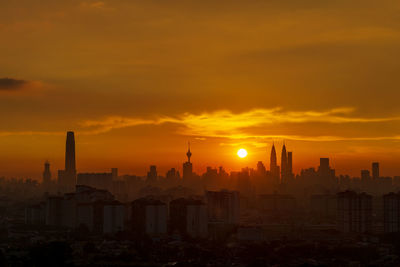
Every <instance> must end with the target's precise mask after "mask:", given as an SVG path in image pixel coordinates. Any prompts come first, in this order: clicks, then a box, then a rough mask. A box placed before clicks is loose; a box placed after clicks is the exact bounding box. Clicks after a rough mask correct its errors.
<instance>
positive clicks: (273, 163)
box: [269, 143, 277, 173]
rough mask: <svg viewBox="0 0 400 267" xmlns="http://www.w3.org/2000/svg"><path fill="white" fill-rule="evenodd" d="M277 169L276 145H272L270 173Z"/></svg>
mask: <svg viewBox="0 0 400 267" xmlns="http://www.w3.org/2000/svg"><path fill="white" fill-rule="evenodd" d="M276 167H277V163H276V151H275V144H274V143H272V149H271V158H270V164H269V170H270V172H271V173H273V172H274V171H275V170H276Z"/></svg>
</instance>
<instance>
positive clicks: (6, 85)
mask: <svg viewBox="0 0 400 267" xmlns="http://www.w3.org/2000/svg"><path fill="white" fill-rule="evenodd" d="M28 84H29V82H28V81H25V80H17V79H12V78H0V91H14V90H19V89H22V88H24V86H26V85H28Z"/></svg>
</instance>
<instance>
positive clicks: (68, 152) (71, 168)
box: [65, 132, 76, 174]
mask: <svg viewBox="0 0 400 267" xmlns="http://www.w3.org/2000/svg"><path fill="white" fill-rule="evenodd" d="M65 172H66V173H74V174H76V165H75V136H74V132H67V142H66V146H65Z"/></svg>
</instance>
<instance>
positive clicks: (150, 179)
mask: <svg viewBox="0 0 400 267" xmlns="http://www.w3.org/2000/svg"><path fill="white" fill-rule="evenodd" d="M157 176H158V174H157V167H156V165H151V166H150V170H149V171H148V172H147V180H146V182H147V183H151V184H154V183H156V182H157Z"/></svg>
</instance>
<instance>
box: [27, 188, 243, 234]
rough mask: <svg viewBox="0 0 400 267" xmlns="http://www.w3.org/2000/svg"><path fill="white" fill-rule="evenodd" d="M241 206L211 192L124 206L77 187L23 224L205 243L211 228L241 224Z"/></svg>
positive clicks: (233, 195)
mask: <svg viewBox="0 0 400 267" xmlns="http://www.w3.org/2000/svg"><path fill="white" fill-rule="evenodd" d="M239 203H240V202H239V193H238V192H232V191H218V192H216V191H207V192H206V194H205V196H203V197H201V196H200V197H198V198H197V199H196V198H186V199H185V198H178V199H173V200H170V201H168V202H163V201H161V200H160V199H157V198H153V197H146V198H139V199H136V200H134V201H132V202H129V203H122V202H119V201H117V200H115V198H114V196H113V195H112V194H111V193H110V192H108V191H106V190H100V189H95V188H92V187H89V186H85V185H77V186H76V190H75V192H73V193H66V194H64V195H62V196H60V195H58V196H48V197H47V199H46V201H45V202H42V203H40V204H37V205H32V206H29V207H27V208H26V210H25V223H26V224H31V225H47V226H57V227H65V228H70V229H84V230H86V231H87V232H90V233H95V234H112V233H117V232H121V231H130V232H133V233H135V234H137V235H147V236H150V237H165V236H167V235H168V234H179V235H182V236H185V237H190V238H206V237H207V236H208V229H209V224H218V225H220V226H221V227H232V226H234V225H238V224H239V205H240V204H239Z"/></svg>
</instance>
